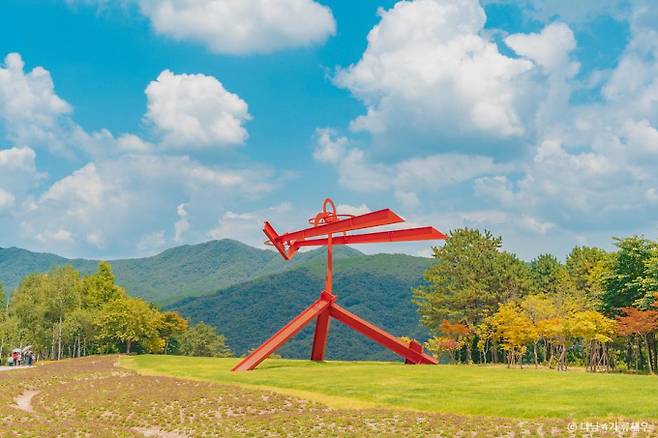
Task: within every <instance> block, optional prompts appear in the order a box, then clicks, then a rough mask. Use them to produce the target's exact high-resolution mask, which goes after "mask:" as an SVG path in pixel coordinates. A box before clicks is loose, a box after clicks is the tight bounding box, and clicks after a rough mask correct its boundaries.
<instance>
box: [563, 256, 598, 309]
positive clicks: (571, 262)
mask: <svg viewBox="0 0 658 438" xmlns="http://www.w3.org/2000/svg"><path fill="white" fill-rule="evenodd" d="M607 255H608V253H606V252H605V251H604V250H602V249H601V248H595V247H590V246H576V247H575V248H574V249H572V250H571V252H570V253H569V255H568V256H567V261H566V263H565V267H566V269H567V271H568V272H569V276H570V277H571V281H572V282H573V284H574V286H575V288H576V289H577V290H578V291H579V292H580V293H581V294H582V295H583V296H584V297H585V299H586V301H587V303H588V305H589V306H590V308H591V309H598V308H600V307H601V304H602V300H601V295H600V292H601V290H600V289H599V288H598V287H597V286H596V284H594V282H595V277H593V275H592V274H593V272H594V271H595V270H596V268H597V266H598V265H599V263H601V262H602V261H603V260H605V258H606V257H607Z"/></svg>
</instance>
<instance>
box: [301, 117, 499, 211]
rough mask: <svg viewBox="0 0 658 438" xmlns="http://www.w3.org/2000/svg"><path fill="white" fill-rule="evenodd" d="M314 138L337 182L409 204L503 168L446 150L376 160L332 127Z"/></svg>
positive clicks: (489, 160)
mask: <svg viewBox="0 0 658 438" xmlns="http://www.w3.org/2000/svg"><path fill="white" fill-rule="evenodd" d="M315 138H316V147H315V150H314V153H313V156H314V157H315V159H316V160H317V161H319V162H322V163H327V164H331V165H333V166H335V168H336V171H337V172H338V176H339V179H338V182H339V184H340V185H342V186H343V187H345V188H348V189H351V190H354V191H356V192H361V193H372V192H392V193H394V194H395V196H396V198H397V199H398V201H400V202H402V203H403V204H406V205H409V206H415V205H417V204H418V203H419V202H418V195H417V193H418V192H425V193H427V192H428V191H436V190H440V189H442V188H445V187H449V186H452V185H456V184H459V183H462V182H465V181H468V180H470V179H472V178H474V177H476V176H482V175H487V174H492V173H496V172H500V171H502V170H505V169H506V168H507V166H506V165H499V164H496V163H495V162H494V160H493V159H492V158H491V157H486V156H481V155H465V154H448V153H446V154H433V155H427V156H422V157H414V158H409V159H405V160H401V161H397V162H393V163H387V162H377V161H373V160H371V159H369V157H368V154H367V152H366V151H365V150H363V149H360V148H358V147H353V146H350V145H349V140H348V139H347V138H346V137H341V136H339V135H337V134H336V132H335V131H334V130H331V129H328V128H325V129H319V130H317V132H316V136H315Z"/></svg>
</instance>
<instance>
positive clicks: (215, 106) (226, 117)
mask: <svg viewBox="0 0 658 438" xmlns="http://www.w3.org/2000/svg"><path fill="white" fill-rule="evenodd" d="M145 93H146V97H147V99H148V111H147V113H146V117H147V118H148V119H149V120H150V121H151V122H152V123H153V124H154V126H155V128H156V129H157V130H158V131H159V132H160V133H162V135H163V136H164V139H163V143H164V144H165V145H166V146H171V147H177V148H204V147H227V146H230V145H236V144H242V143H244V141H245V140H246V139H247V137H248V134H247V130H246V129H245V128H244V126H243V124H244V123H245V122H247V121H248V120H250V119H251V116H250V115H249V111H248V107H247V103H246V102H245V101H244V100H242V99H240V97H239V96H238V95H237V94H233V93H230V92H229V91H227V90H226V89H225V88H224V86H223V85H222V83H221V82H219V81H218V80H217V79H215V78H214V77H212V76H206V75H202V74H195V75H188V74H181V75H177V74H174V73H172V72H170V71H169V70H165V71H163V72H162V73H160V75H159V76H158V78H157V80H155V81H153V82H151V83H150V84H149V85H148V87H146V91H145Z"/></svg>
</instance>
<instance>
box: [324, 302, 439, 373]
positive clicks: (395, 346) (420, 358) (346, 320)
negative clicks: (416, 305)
mask: <svg viewBox="0 0 658 438" xmlns="http://www.w3.org/2000/svg"><path fill="white" fill-rule="evenodd" d="M330 311H331V316H333V317H334V318H336V319H337V320H339V321H340V322H342V323H343V324H345V325H347V326H348V327H350V328H352V329H353V330H356V331H357V332H359V333H361V334H362V335H364V336H366V337H368V338H370V339H372V340H373V341H375V342H377V343H379V344H381V345H383V346H384V347H386V348H388V349H389V350H391V351H392V352H394V353H395V354H397V355H398V356H402V357H403V358H404V359H407V360H408V361H409V362H410V363H414V364H432V365H436V364H437V363H438V362H437V361H436V359H434V358H433V357H432V356H429V355H427V354H425V353H423V352H422V351H421V352H419V351H415V350H414V349H412V348H410V347H409V346H408V345H407V344H405V343H404V342H402V341H401V340H400V339H399V338H397V337H395V336H393V335H391V334H390V333H387V332H385V331H384V330H382V329H380V328H379V327H377V326H375V325H374V324H371V323H369V322H368V321H366V320H364V319H361V318H359V317H358V316H356V315H355V314H353V313H351V312H348V311H347V310H345V309H344V308H342V307H341V306H339V305H338V304H336V303H334V304H332V305H331V307H330Z"/></svg>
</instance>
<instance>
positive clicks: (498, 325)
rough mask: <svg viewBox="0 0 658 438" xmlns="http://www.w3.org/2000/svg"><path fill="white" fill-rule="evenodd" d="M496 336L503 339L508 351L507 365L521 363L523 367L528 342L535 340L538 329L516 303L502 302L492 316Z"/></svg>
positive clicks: (504, 347) (505, 348)
mask: <svg viewBox="0 0 658 438" xmlns="http://www.w3.org/2000/svg"><path fill="white" fill-rule="evenodd" d="M491 321H492V325H493V327H494V328H495V333H496V336H497V337H498V338H499V339H501V340H502V341H503V342H502V347H503V350H505V351H506V352H507V366H508V367H511V366H512V365H514V364H519V366H520V367H523V360H522V358H523V354H524V353H525V352H526V350H527V346H526V345H527V344H528V343H530V342H535V340H536V339H537V330H536V328H535V327H534V325H533V324H532V321H531V320H530V318H528V316H527V315H526V314H524V313H523V311H522V310H521V309H520V308H519V307H518V306H517V305H515V304H514V303H511V302H510V303H506V304H502V305H501V306H500V307H499V308H498V311H497V312H496V313H495V314H494V315H493V316H492V318H491Z"/></svg>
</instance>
